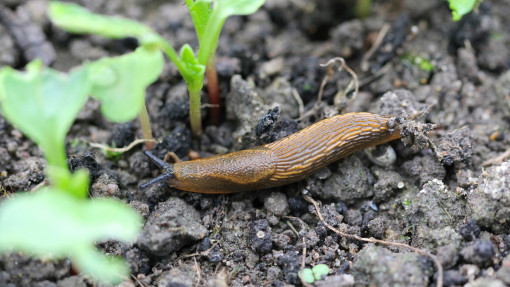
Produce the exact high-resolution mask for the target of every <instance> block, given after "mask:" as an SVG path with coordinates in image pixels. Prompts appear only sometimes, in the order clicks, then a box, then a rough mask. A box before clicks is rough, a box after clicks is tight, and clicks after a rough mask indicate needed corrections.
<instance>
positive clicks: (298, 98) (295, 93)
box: [292, 88, 305, 117]
mask: <svg viewBox="0 0 510 287" xmlns="http://www.w3.org/2000/svg"><path fill="white" fill-rule="evenodd" d="M292 95H293V96H294V99H295V100H296V102H297V104H298V111H299V116H300V117H301V115H302V114H303V113H304V112H305V105H304V104H303V99H302V98H301V95H300V94H299V93H298V91H297V90H296V88H292Z"/></svg>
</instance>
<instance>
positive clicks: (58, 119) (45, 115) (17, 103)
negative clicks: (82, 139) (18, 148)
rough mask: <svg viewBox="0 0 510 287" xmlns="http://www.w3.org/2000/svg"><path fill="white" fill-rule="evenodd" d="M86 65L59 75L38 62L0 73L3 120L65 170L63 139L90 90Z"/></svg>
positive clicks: (5, 69)
mask: <svg viewBox="0 0 510 287" xmlns="http://www.w3.org/2000/svg"><path fill="white" fill-rule="evenodd" d="M88 82H89V81H88V73H87V66H83V67H80V68H76V69H73V70H72V71H71V72H70V73H69V74H62V73H59V72H57V71H55V70H52V69H50V68H45V67H43V66H42V63H41V62H40V61H38V60H36V61H33V62H31V63H30V64H28V65H27V71H26V72H24V73H23V72H18V71H16V70H14V69H12V68H10V67H5V68H3V69H2V71H1V72H0V102H1V103H2V107H1V108H2V112H3V115H4V117H5V118H6V119H7V120H8V121H9V122H11V123H12V124H13V125H15V126H16V127H17V128H18V129H19V130H20V131H21V132H23V133H24V134H25V135H26V136H27V137H29V138H30V139H32V140H33V141H35V142H36V143H37V144H38V145H39V146H41V148H42V149H43V151H44V153H45V156H46V158H47V160H48V164H49V165H53V166H57V167H61V168H65V167H67V163H66V156H65V149H64V148H65V147H64V143H65V136H66V134H67V132H68V130H69V128H70V127H71V124H72V123H73V122H74V119H75V118H76V116H77V114H78V112H79V111H80V109H81V108H82V107H83V105H84V104H85V101H86V100H87V95H88V93H89V91H90V84H89V83H88Z"/></svg>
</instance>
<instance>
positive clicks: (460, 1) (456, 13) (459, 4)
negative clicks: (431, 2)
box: [448, 0, 477, 21]
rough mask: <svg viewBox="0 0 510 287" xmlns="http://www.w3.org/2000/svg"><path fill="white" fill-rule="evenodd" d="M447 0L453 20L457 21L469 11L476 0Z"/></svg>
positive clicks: (473, 6)
mask: <svg viewBox="0 0 510 287" xmlns="http://www.w3.org/2000/svg"><path fill="white" fill-rule="evenodd" d="M448 2H449V3H450V9H451V10H452V16H453V21H459V20H460V19H461V18H462V16H464V15H466V14H467V13H469V12H471V11H472V10H473V9H474V8H475V5H476V4H477V0H448Z"/></svg>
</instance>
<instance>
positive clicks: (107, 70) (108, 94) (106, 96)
mask: <svg viewBox="0 0 510 287" xmlns="http://www.w3.org/2000/svg"><path fill="white" fill-rule="evenodd" d="M163 65H164V60H163V55H162V54H161V52H160V51H159V50H152V49H147V48H145V47H139V48H138V49H136V51H134V52H132V53H129V54H126V55H122V56H119V57H114V58H103V59H101V60H99V61H97V62H94V63H92V64H91V69H90V78H91V81H92V92H91V93H92V96H93V97H95V98H97V99H99V100H100V101H101V103H102V105H101V111H102V112H103V114H104V115H105V117H106V118H108V119H109V120H111V121H115V122H126V121H129V120H132V119H133V118H135V117H136V116H137V115H138V112H139V111H140V109H141V108H142V107H143V101H144V100H145V89H146V88H147V86H148V85H150V84H151V83H152V82H154V81H155V80H156V79H157V78H158V77H159V75H160V73H161V71H162V70H163Z"/></svg>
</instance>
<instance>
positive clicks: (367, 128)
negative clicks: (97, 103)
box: [140, 113, 400, 194]
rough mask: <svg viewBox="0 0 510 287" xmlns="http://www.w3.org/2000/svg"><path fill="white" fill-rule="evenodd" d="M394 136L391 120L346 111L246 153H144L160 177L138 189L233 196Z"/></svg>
mask: <svg viewBox="0 0 510 287" xmlns="http://www.w3.org/2000/svg"><path fill="white" fill-rule="evenodd" d="M398 138H400V132H399V129H398V125H397V122H396V121H395V120H394V118H389V117H384V116H380V115H376V114H370V113H348V114H344V115H338V116H334V117H331V118H328V119H325V120H322V121H320V122H317V123H315V124H313V125H311V126H309V127H307V128H304V129H302V130H300V131H299V132H297V133H294V134H291V135H289V136H287V137H285V138H283V139H280V140H278V141H276V142H273V143H269V144H266V145H263V146H259V147H256V148H252V149H247V150H242V151H237V152H233V153H229V154H225V155H217V156H212V157H208V158H203V159H197V160H192V161H184V162H177V163H174V164H169V163H166V162H164V161H163V160H161V159H159V158H157V157H155V156H154V155H153V154H151V153H150V152H145V154H146V155H147V156H149V157H150V159H151V160H152V161H153V162H154V163H155V164H156V165H157V166H158V167H160V168H161V169H162V170H163V174H162V175H160V176H158V177H156V178H154V179H152V180H150V181H149V182H147V183H144V184H142V185H140V188H142V189H145V188H147V187H148V186H150V185H152V184H154V183H158V182H162V181H166V183H167V184H168V185H170V186H172V187H175V188H178V189H181V190H186V191H192V192H200V193H216V194H219V193H233V192H241V191H248V190H256V189H263V188H270V187H275V186H281V185H285V184H289V183H292V182H296V181H299V180H301V179H304V178H306V177H307V176H309V175H311V174H312V173H313V172H315V171H317V170H319V169H320V168H322V167H324V166H326V165H328V164H330V163H332V162H334V161H337V160H339V159H341V158H343V157H346V156H348V155H350V154H352V153H354V152H356V151H358V150H361V149H364V148H367V147H370V146H374V145H378V144H382V143H385V142H388V141H391V140H394V139H398Z"/></svg>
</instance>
